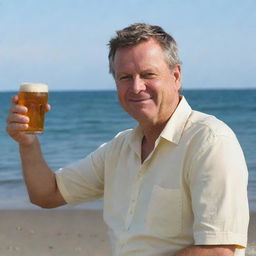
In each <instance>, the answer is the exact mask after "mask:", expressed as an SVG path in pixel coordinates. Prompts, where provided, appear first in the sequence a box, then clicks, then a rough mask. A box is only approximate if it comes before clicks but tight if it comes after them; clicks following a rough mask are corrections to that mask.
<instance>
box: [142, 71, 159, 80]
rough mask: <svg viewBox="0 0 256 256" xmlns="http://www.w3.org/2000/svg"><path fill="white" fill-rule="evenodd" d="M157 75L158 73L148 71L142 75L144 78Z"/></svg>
mask: <svg viewBox="0 0 256 256" xmlns="http://www.w3.org/2000/svg"><path fill="white" fill-rule="evenodd" d="M155 77H156V74H155V73H152V72H147V73H145V74H142V75H141V78H144V79H152V78H155Z"/></svg>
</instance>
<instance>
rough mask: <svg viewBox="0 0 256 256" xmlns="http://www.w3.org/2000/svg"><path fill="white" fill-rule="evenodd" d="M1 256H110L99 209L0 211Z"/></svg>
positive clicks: (251, 241)
mask: <svg viewBox="0 0 256 256" xmlns="http://www.w3.org/2000/svg"><path fill="white" fill-rule="evenodd" d="M250 216H251V218H250V225H249V232H248V235H249V236H248V248H247V252H246V255H248V256H252V255H256V213H255V212H252V213H251V214H250ZM0 225H1V233H0V255H4V256H12V255H19V256H23V255H24V256H34V255H37V256H59V255H62V256H70V255H74V256H76V255H77V256H80V255H81V256H82V255H83V256H84V255H90V256H108V255H109V256H110V255H111V244H110V241H109V239H108V236H107V226H106V225H105V223H104V221H103V213H102V210H87V209H84V210H81V209H64V210H63V209H53V210H46V209H38V210H0Z"/></svg>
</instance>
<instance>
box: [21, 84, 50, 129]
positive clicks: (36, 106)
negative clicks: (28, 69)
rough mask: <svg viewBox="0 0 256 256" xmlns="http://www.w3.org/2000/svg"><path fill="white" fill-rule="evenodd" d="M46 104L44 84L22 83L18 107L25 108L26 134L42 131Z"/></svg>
mask: <svg viewBox="0 0 256 256" xmlns="http://www.w3.org/2000/svg"><path fill="white" fill-rule="evenodd" d="M47 102H48V86H47V85H46V84H35V83H23V84H21V86H20V91H19V102H18V103H19V105H22V106H26V107H27V108H28V112H27V113H26V116H28V117H29V124H28V125H29V127H28V129H26V130H24V132H26V133H37V134H40V133H42V132H43V131H44V114H45V105H46V104H47Z"/></svg>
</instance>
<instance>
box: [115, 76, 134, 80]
mask: <svg viewBox="0 0 256 256" xmlns="http://www.w3.org/2000/svg"><path fill="white" fill-rule="evenodd" d="M130 78H131V76H130V75H122V76H120V77H119V78H118V80H128V79H130Z"/></svg>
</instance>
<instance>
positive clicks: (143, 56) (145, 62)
mask: <svg viewBox="0 0 256 256" xmlns="http://www.w3.org/2000/svg"><path fill="white" fill-rule="evenodd" d="M163 64H164V65H168V64H167V61H166V55H165V54H164V51H163V49H162V47H161V45H160V44H159V43H158V42H157V41H156V40H154V39H149V40H147V41H143V42H140V43H139V44H137V45H134V46H128V47H122V48H118V49H117V51H116V54H115V58H114V69H115V70H116V72H118V71H121V72H122V70H124V69H134V68H154V67H158V66H161V65H163Z"/></svg>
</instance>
